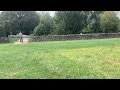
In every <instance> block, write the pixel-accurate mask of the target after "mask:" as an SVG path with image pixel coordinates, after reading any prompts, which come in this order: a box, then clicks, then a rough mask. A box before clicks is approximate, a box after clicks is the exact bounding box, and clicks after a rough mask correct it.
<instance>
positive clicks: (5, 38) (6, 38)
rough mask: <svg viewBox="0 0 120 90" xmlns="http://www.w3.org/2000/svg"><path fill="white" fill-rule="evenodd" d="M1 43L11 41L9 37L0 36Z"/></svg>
mask: <svg viewBox="0 0 120 90" xmlns="http://www.w3.org/2000/svg"><path fill="white" fill-rule="evenodd" d="M0 43H9V38H8V37H0Z"/></svg>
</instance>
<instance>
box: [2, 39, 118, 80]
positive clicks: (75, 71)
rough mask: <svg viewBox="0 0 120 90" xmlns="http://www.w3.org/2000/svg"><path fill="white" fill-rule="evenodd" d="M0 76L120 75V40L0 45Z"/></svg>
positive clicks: (32, 77) (82, 77)
mask: <svg viewBox="0 0 120 90" xmlns="http://www.w3.org/2000/svg"><path fill="white" fill-rule="evenodd" d="M0 78H5V79H6V78H8V79H9V78H10V79H11V78H12V79H15V78H17V79H34V78H36V79H38V78H39V79H43V78H44V79H57V78H58V79H74V78H75V79H77V78H78V79H109V78H120V39H119V38H115V39H94V40H75V41H50V42H34V43H31V42H30V43H28V44H24V45H23V44H22V45H14V44H12V43H11V44H0Z"/></svg>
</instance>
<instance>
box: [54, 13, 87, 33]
mask: <svg viewBox="0 0 120 90" xmlns="http://www.w3.org/2000/svg"><path fill="white" fill-rule="evenodd" d="M86 13H87V12H86V11H58V12H56V14H55V18H54V19H55V23H56V26H55V27H56V28H55V29H54V32H56V34H61V33H64V34H78V33H81V32H82V29H83V28H84V27H85V25H86V19H87V16H86ZM61 30H62V31H61Z"/></svg>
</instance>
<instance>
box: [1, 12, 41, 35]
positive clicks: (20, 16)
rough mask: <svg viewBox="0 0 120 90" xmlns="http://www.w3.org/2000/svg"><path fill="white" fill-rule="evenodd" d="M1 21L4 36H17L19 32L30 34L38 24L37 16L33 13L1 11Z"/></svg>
mask: <svg viewBox="0 0 120 90" xmlns="http://www.w3.org/2000/svg"><path fill="white" fill-rule="evenodd" d="M1 19H2V22H3V23H2V26H3V29H4V31H5V32H6V34H10V32H12V33H13V34H17V33H18V32H19V31H22V32H23V33H24V34H30V32H32V31H33V30H34V28H35V27H36V26H37V25H38V23H39V16H38V15H37V13H36V12H35V11H3V12H2V13H1Z"/></svg>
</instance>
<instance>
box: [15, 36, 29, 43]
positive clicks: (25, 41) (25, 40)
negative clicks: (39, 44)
mask: <svg viewBox="0 0 120 90" xmlns="http://www.w3.org/2000/svg"><path fill="white" fill-rule="evenodd" d="M28 40H29V38H26V37H25V38H23V43H21V42H20V40H18V41H17V42H15V43H14V44H27V43H28Z"/></svg>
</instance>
